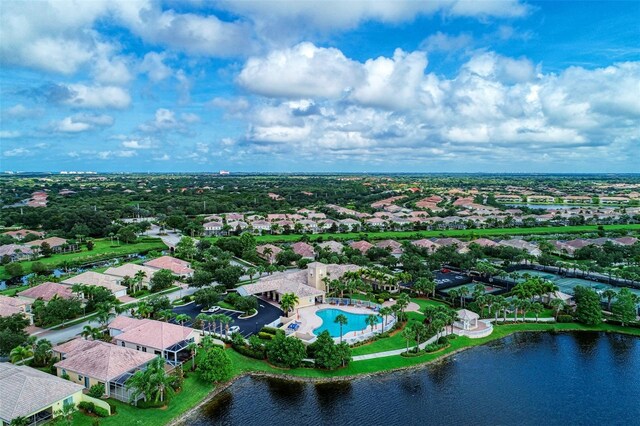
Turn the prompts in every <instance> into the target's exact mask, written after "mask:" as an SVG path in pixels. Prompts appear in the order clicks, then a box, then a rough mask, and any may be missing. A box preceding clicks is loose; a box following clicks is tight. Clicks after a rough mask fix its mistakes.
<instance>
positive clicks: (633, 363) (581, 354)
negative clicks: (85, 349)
mask: <svg viewBox="0 0 640 426" xmlns="http://www.w3.org/2000/svg"><path fill="white" fill-rule="evenodd" d="M187 424H190V425H196V426H204V425H287V426H298V425H305V426H306V425H385V426H386V425H441V424H446V425H458V424H468V425H475V424H477V425H640V338H636V337H630V336H621V335H614V334H611V335H608V334H604V333H575V334H573V333H572V334H558V335H552V334H547V333H540V334H536V333H521V334H517V335H514V336H511V337H508V338H505V339H502V340H499V341H496V342H493V343H490V344H488V345H485V346H482V347H478V348H474V349H470V350H468V351H465V352H462V353H459V354H458V355H456V356H454V357H452V358H449V359H447V360H445V361H443V362H442V363H440V364H438V365H432V366H427V367H425V368H423V369H420V370H414V371H410V372H399V373H392V374H388V375H383V376H376V377H374V378H362V379H358V380H354V381H351V382H343V383H335V384H329V385H312V384H298V383H291V382H286V381H282V380H271V379H253V378H244V379H241V380H239V381H238V382H236V384H234V385H233V386H231V387H230V388H229V389H228V390H227V391H225V392H223V393H221V394H220V395H219V396H218V397H216V398H215V399H214V400H213V401H211V402H210V403H209V404H208V405H207V406H205V407H204V408H203V409H202V410H201V411H200V412H199V414H197V415H196V416H194V417H193V418H191V419H190V420H189V421H188V422H187Z"/></svg>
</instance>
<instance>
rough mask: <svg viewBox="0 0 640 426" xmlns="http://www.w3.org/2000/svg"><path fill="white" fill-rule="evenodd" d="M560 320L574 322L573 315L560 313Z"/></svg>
mask: <svg viewBox="0 0 640 426" xmlns="http://www.w3.org/2000/svg"><path fill="white" fill-rule="evenodd" d="M558 322H573V317H572V316H571V315H558Z"/></svg>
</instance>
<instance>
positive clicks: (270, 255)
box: [256, 244, 282, 263]
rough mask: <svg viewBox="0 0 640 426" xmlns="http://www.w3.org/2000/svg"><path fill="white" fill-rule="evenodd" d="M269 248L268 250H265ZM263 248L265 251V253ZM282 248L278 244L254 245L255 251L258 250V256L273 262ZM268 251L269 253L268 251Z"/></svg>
mask: <svg viewBox="0 0 640 426" xmlns="http://www.w3.org/2000/svg"><path fill="white" fill-rule="evenodd" d="M267 249H270V250H267ZM265 250H266V251H267V253H265ZM281 251H282V249H281V248H280V247H278V246H274V245H273V244H263V245H260V246H256V252H258V256H260V257H261V258H263V259H264V260H266V261H267V262H269V263H275V261H276V256H277V255H278V253H280V252H281ZM269 252H270V253H269Z"/></svg>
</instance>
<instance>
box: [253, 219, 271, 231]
mask: <svg viewBox="0 0 640 426" xmlns="http://www.w3.org/2000/svg"><path fill="white" fill-rule="evenodd" d="M251 226H252V227H253V229H254V230H256V231H260V232H270V231H271V222H267V221H266V220H254V221H253V222H251Z"/></svg>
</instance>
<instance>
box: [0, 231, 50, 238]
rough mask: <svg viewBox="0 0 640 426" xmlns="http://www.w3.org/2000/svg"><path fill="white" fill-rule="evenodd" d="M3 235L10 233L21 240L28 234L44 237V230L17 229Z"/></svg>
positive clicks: (12, 236) (9, 234)
mask: <svg viewBox="0 0 640 426" xmlns="http://www.w3.org/2000/svg"><path fill="white" fill-rule="evenodd" d="M2 235H8V236H10V237H11V238H14V239H16V240H18V241H21V240H22V239H23V238H24V237H26V236H27V235H35V236H36V237H39V238H42V237H44V232H40V231H32V230H30V229H18V230H16V231H7V232H3V233H2Z"/></svg>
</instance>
